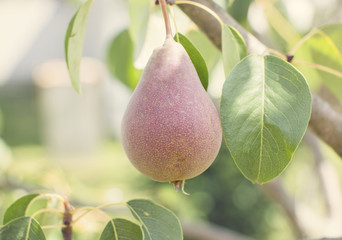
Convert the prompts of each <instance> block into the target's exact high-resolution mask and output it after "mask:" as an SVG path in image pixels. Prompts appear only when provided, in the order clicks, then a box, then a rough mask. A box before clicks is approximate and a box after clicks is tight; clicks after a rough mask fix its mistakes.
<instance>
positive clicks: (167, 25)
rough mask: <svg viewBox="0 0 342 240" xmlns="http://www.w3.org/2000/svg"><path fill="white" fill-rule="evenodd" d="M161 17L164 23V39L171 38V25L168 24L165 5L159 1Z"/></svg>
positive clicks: (163, 0) (161, 0) (162, 0)
mask: <svg viewBox="0 0 342 240" xmlns="http://www.w3.org/2000/svg"><path fill="white" fill-rule="evenodd" d="M159 3H160V6H161V9H162V12H163V16H164V21H165V30H166V38H168V37H172V31H171V24H170V19H169V15H168V13H167V4H166V0H159Z"/></svg>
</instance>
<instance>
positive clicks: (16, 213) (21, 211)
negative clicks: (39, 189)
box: [3, 194, 39, 224]
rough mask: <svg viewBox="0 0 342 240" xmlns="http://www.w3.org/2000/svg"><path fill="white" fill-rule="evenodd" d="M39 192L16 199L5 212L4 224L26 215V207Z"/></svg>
mask: <svg viewBox="0 0 342 240" xmlns="http://www.w3.org/2000/svg"><path fill="white" fill-rule="evenodd" d="M38 196H39V194H29V195H26V196H24V197H21V198H19V199H18V200H16V201H15V202H14V203H13V204H12V205H11V206H10V207H9V208H8V209H7V210H6V212H5V215H4V220H3V224H6V223H8V222H9V221H11V220H13V219H16V218H19V217H23V216H25V213H26V209H27V207H28V205H29V204H30V203H31V201H32V200H33V199H35V198H36V197H38Z"/></svg>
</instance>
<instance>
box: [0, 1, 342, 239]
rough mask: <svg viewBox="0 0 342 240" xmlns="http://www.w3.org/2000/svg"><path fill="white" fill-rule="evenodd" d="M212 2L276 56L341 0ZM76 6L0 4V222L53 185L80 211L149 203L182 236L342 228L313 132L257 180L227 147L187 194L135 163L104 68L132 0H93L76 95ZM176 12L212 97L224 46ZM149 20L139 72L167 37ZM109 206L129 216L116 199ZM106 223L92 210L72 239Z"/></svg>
mask: <svg viewBox="0 0 342 240" xmlns="http://www.w3.org/2000/svg"><path fill="white" fill-rule="evenodd" d="M152 2H153V1H152ZM215 2H217V3H218V4H220V5H221V6H222V7H223V8H225V9H226V10H227V11H228V12H230V13H231V14H232V16H233V17H234V18H235V19H236V20H237V21H239V22H240V23H241V24H242V25H243V26H244V27H246V28H247V29H248V30H250V31H251V32H252V33H254V34H255V35H256V36H257V37H258V38H260V39H261V40H262V41H263V42H264V43H266V44H267V45H268V46H270V47H272V48H274V49H277V50H278V51H284V52H286V51H288V50H289V46H290V45H291V44H293V43H295V42H297V41H298V40H299V39H300V38H301V37H302V36H303V35H305V34H306V33H308V32H309V31H310V30H311V29H312V28H314V27H317V26H321V25H324V24H328V23H336V22H341V21H342V1H339V0H325V1H322V0H286V1H285V0H272V1H268V0H255V1H253V0H235V1H215ZM79 4H80V1H76V0H73V1H72V0H69V1H67V0H0V31H1V37H0V219H2V217H3V214H4V211H5V209H6V208H7V207H8V206H9V205H10V204H11V203H12V202H13V201H14V200H15V199H17V198H18V197H20V196H22V195H24V194H27V193H33V192H39V193H48V192H50V193H51V192H52V193H58V194H60V195H62V196H67V197H68V198H69V199H70V201H71V203H72V204H73V205H74V206H76V207H79V206H88V205H89V206H97V205H101V204H105V203H110V202H120V201H127V200H130V199H132V198H150V199H153V200H155V201H157V202H158V203H160V204H162V205H164V206H166V207H168V208H170V209H171V210H173V211H174V212H175V213H176V214H177V216H178V217H179V218H180V219H181V221H182V223H183V227H184V234H185V237H186V239H188V240H196V239H208V240H210V239H237V240H238V239H241V240H243V239H263V240H264V239H265V240H267V239H279V240H281V239H299V238H301V237H308V238H322V237H341V236H342V228H341V224H342V197H341V186H340V182H341V176H342V172H341V169H342V163H341V159H340V158H339V157H338V156H337V155H336V154H335V153H334V151H333V150H331V149H330V148H329V147H328V146H326V145H324V144H323V143H322V142H320V141H319V140H318V139H317V138H316V137H315V136H314V135H312V134H310V133H308V134H306V136H305V138H304V140H303V142H302V144H301V145H300V147H299V149H298V150H297V151H296V153H295V155H294V158H293V160H292V162H291V164H290V166H289V167H288V168H287V170H286V171H285V172H284V173H283V174H282V175H281V176H280V177H279V178H277V179H276V180H274V181H272V182H271V183H270V184H265V185H263V186H258V185H253V184H251V183H250V182H249V181H248V180H246V179H245V178H244V177H243V176H242V175H241V173H240V172H239V171H238V169H237V168H236V166H235V164H234V162H233V160H232V159H231V157H230V155H229V152H228V150H227V148H226V147H225V146H222V148H221V150H220V153H219V155H218V157H217V159H216V160H215V162H214V164H213V165H212V166H211V167H210V168H209V169H208V170H207V171H206V172H205V173H204V174H202V175H201V176H199V177H196V178H194V179H191V180H189V181H187V184H186V191H187V192H189V193H190V194H191V195H190V196H185V195H182V194H181V193H175V192H174V190H173V187H172V186H171V185H169V184H167V183H156V182H153V181H152V180H150V179H148V178H146V177H145V176H143V175H141V174H140V173H139V172H138V171H137V170H135V168H134V167H133V166H132V165H131V164H130V162H129V160H128V159H127V157H126V155H125V153H124V151H123V149H122V146H121V143H120V121H121V118H122V115H123V112H124V110H125V107H126V105H127V103H128V100H129V97H130V95H131V92H132V89H130V88H128V87H127V86H125V85H124V84H122V82H120V81H119V80H118V79H116V78H115V76H113V75H112V74H111V73H110V71H109V70H108V69H110V66H109V68H108V67H107V62H108V61H109V63H110V56H109V54H110V51H109V50H110V46H111V44H112V41H113V39H115V37H116V36H117V35H118V34H119V33H120V32H121V31H122V30H124V29H126V28H127V27H128V25H129V23H130V15H129V5H128V1H124V0H95V1H94V4H93V6H92V8H91V11H90V16H89V21H88V25H87V31H86V36H85V44H84V51H83V56H84V57H85V58H84V59H83V61H82V67H81V79H82V94H81V95H79V94H77V93H76V91H74V90H73V88H72V87H71V84H70V81H69V78H68V74H67V71H66V66H65V62H64V35H65V32H66V29H67V27H68V22H69V21H70V19H71V17H72V16H73V14H74V13H75V11H76V10H77V8H78V6H79ZM174 11H175V16H176V19H177V20H176V21H177V25H178V29H179V31H180V32H182V33H183V34H187V36H189V38H190V39H191V40H192V41H193V42H194V43H195V45H196V46H198V47H199V50H200V51H201V52H202V54H203V55H204V56H205V59H206V61H207V64H208V68H209V70H210V85H209V89H208V93H209V94H210V95H211V97H212V98H213V99H214V100H215V99H218V98H219V97H220V92H221V88H222V84H223V82H224V72H223V68H222V66H221V62H220V61H219V60H220V53H219V51H218V50H216V49H215V48H214V46H213V45H211V43H210V42H209V40H207V39H206V38H205V37H204V35H202V33H201V32H200V31H199V30H198V29H197V28H196V26H195V25H194V24H193V23H191V22H190V20H189V19H188V18H187V17H186V16H185V15H184V14H183V13H182V12H181V11H179V10H178V9H177V8H176V7H175V8H174ZM148 24H149V25H148V26H149V27H148V29H147V33H146V38H145V44H144V46H143V47H142V51H141V54H140V55H139V56H138V57H137V58H136V61H135V66H136V67H137V68H140V69H142V68H143V66H144V65H145V64H146V61H147V59H148V57H149V56H150V54H151V52H152V50H153V48H155V47H157V46H159V45H161V44H162V42H163V39H164V29H163V27H164V23H163V21H162V18H161V14H160V11H159V10H158V9H154V10H151V17H150V19H149V23H148ZM280 26H281V27H280ZM108 59H109V60H108ZM322 89H324V88H323V87H322ZM108 212H109V213H110V214H111V215H112V216H126V215H127V214H128V212H127V210H126V209H124V208H121V207H113V208H110V209H108ZM106 221H107V219H106V218H105V217H103V216H101V215H99V214H90V215H88V216H87V217H85V218H84V219H82V220H81V221H80V222H79V223H78V224H76V226H75V239H83V240H87V239H97V238H98V237H99V233H100V232H101V231H102V229H103V228H104V225H105V222H106ZM206 234H207V235H206ZM208 235H209V236H211V237H208ZM220 236H224V237H223V238H219V237H220ZM227 236H230V237H231V238H227ZM215 237H216V238H215ZM47 239H49V240H50V239H52V240H54V239H61V235H60V233H59V230H49V231H47Z"/></svg>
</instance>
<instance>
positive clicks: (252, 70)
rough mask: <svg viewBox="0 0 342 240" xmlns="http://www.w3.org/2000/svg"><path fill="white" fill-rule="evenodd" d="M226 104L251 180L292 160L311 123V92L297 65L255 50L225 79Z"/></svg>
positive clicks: (225, 121)
mask: <svg viewBox="0 0 342 240" xmlns="http://www.w3.org/2000/svg"><path fill="white" fill-rule="evenodd" d="M220 108H221V109H220V113H221V122H222V128H223V135H224V139H225V141H226V144H227V146H228V148H229V150H230V152H231V155H232V157H233V159H234V161H235V164H236V165H237V167H238V168H239V169H240V171H241V172H242V174H243V175H244V176H245V177H246V178H248V179H249V180H250V181H252V182H257V183H261V184H262V183H265V182H268V181H270V180H272V179H273V178H275V177H276V176H278V175H279V174H280V173H281V172H282V171H283V170H284V169H285V168H286V166H287V165H288V164H289V162H290V160H291V158H292V156H293V154H294V152H295V150H296V148H297V147H298V145H299V143H300V141H301V140H302V137H303V135H304V133H305V131H306V128H307V125H308V122H309V118H310V114H311V94H310V91H309V88H308V86H307V83H306V81H305V78H304V77H303V75H302V74H301V73H300V72H298V71H297V70H296V68H294V67H293V66H292V65H291V64H289V63H287V62H285V61H284V60H282V59H280V58H277V57H274V56H258V55H250V56H248V57H246V58H245V59H243V60H242V61H241V62H240V63H239V64H238V65H237V66H236V67H235V68H234V69H233V70H232V72H231V73H230V75H229V77H228V78H227V80H226V82H225V83H224V86H223V90H222V98H221V107H220Z"/></svg>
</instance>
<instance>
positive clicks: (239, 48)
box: [222, 25, 247, 77]
mask: <svg viewBox="0 0 342 240" xmlns="http://www.w3.org/2000/svg"><path fill="white" fill-rule="evenodd" d="M245 56H247V47H246V44H245V41H244V40H243V38H242V37H241V35H240V33H239V32H238V31H237V30H236V29H235V28H233V27H231V26H228V25H224V26H222V60H223V67H224V72H225V75H226V77H228V75H229V73H230V71H231V70H232V69H233V68H234V67H235V66H236V64H238V63H239V62H240V60H241V59H243V58H244V57H245Z"/></svg>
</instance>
